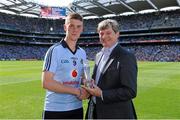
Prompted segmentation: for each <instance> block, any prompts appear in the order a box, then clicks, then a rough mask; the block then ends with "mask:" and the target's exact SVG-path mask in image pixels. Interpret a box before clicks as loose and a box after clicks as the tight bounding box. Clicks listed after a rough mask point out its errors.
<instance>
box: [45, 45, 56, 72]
mask: <svg viewBox="0 0 180 120" xmlns="http://www.w3.org/2000/svg"><path fill="white" fill-rule="evenodd" d="M57 56H58V54H57V49H55V48H50V49H49V50H48V51H47V53H46V56H45V59H44V65H43V71H49V72H52V73H55V72H56V69H57V65H58V57H57Z"/></svg>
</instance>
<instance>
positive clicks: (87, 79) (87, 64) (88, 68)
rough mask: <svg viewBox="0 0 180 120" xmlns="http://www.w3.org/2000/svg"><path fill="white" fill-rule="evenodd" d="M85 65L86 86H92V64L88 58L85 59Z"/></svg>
mask: <svg viewBox="0 0 180 120" xmlns="http://www.w3.org/2000/svg"><path fill="white" fill-rule="evenodd" d="M83 65H84V75H85V79H86V82H85V86H86V87H88V88H90V87H91V74H90V65H89V61H88V60H84V61H83Z"/></svg>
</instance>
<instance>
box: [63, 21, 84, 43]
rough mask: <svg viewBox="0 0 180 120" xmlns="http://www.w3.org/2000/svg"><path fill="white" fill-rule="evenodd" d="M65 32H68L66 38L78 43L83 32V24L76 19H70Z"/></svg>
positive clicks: (65, 26)
mask: <svg viewBox="0 0 180 120" xmlns="http://www.w3.org/2000/svg"><path fill="white" fill-rule="evenodd" d="M64 30H65V31H66V36H67V37H68V38H69V39H71V40H74V41H76V40H77V39H78V38H79V37H80V34H81V32H82V31H83V22H82V21H80V20H76V19H70V20H69V21H68V22H67V23H65V25H64Z"/></svg>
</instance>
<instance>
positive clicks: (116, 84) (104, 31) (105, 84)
mask: <svg viewBox="0 0 180 120" xmlns="http://www.w3.org/2000/svg"><path fill="white" fill-rule="evenodd" d="M97 30H98V33H99V38H100V42H101V44H102V45H103V48H102V50H101V51H100V52H99V53H98V54H97V55H96V60H95V67H94V72H93V76H92V78H93V79H94V80H95V83H96V85H95V86H94V88H86V89H87V90H88V91H89V92H90V94H91V95H92V96H93V97H92V98H91V100H90V102H89V106H88V111H87V114H86V117H87V118H91V117H93V118H97V119H136V118H137V117H136V112H135V109H134V105H133V102H132V99H133V98H135V97H136V92H137V63H136V58H135V56H134V55H133V54H132V53H130V52H128V51H127V50H125V49H123V48H122V47H121V45H120V44H118V38H119V25H118V23H117V22H116V21H115V20H111V19H107V20H104V21H102V22H100V23H99V24H98V29H97ZM92 103H93V104H94V105H93V106H94V112H93V116H91V115H92Z"/></svg>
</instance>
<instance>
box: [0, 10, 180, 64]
mask: <svg viewBox="0 0 180 120" xmlns="http://www.w3.org/2000/svg"><path fill="white" fill-rule="evenodd" d="M108 18H110V19H115V20H117V21H118V22H119V24H120V34H121V35H120V37H119V42H120V43H121V44H122V46H123V47H126V48H127V49H128V50H129V51H131V52H134V53H135V55H136V57H137V59H138V60H140V61H178V62H179V61H180V24H179V23H180V9H177V10H171V11H158V12H152V13H144V14H133V15H127V16H115V17H108ZM103 19H105V18H94V19H85V21H84V23H85V24H84V32H83V34H82V35H81V38H80V40H79V41H78V44H79V45H80V46H82V47H83V48H85V50H86V52H87V54H88V59H91V60H93V59H94V56H95V54H96V53H97V52H98V51H100V49H101V45H100V43H99V39H98V34H97V32H96V27H97V24H98V23H99V22H100V21H102V20H103ZM63 23H64V20H63V19H45V18H31V17H24V16H19V15H12V14H7V13H0V60H21V59H38V60H41V59H43V58H44V55H45V53H46V51H47V49H48V47H49V46H50V45H52V44H54V43H57V42H59V41H60V40H61V39H62V38H63V37H64V30H63Z"/></svg>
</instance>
